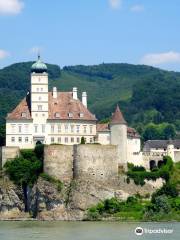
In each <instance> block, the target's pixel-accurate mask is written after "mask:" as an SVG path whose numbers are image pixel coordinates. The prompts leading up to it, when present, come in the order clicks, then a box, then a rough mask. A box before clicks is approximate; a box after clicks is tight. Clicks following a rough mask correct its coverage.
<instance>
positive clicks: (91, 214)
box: [87, 207, 100, 220]
mask: <svg viewBox="0 0 180 240" xmlns="http://www.w3.org/2000/svg"><path fill="white" fill-rule="evenodd" d="M99 217H100V215H99V212H98V210H97V208H96V207H91V208H89V209H88V212H87V218H88V219H89V220H98V219H99Z"/></svg>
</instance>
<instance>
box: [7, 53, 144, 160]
mask: <svg viewBox="0 0 180 240" xmlns="http://www.w3.org/2000/svg"><path fill="white" fill-rule="evenodd" d="M47 72H48V69H47V66H46V64H45V63H43V62H42V61H41V59H40V57H38V60H37V61H36V62H35V63H34V64H33V65H32V67H31V87H30V89H31V90H30V92H28V93H27V96H26V97H25V98H24V99H23V100H22V101H21V102H20V103H19V104H18V106H17V107H16V108H15V109H14V110H13V111H12V112H11V113H9V114H8V115H7V118H6V146H7V147H19V148H20V149H28V148H34V147H35V145H36V144H38V143H43V144H47V145H50V144H56V143H58V144H63V145H74V144H80V142H81V139H82V137H83V138H84V139H85V142H86V143H89V144H90V143H99V144H102V145H117V146H118V154H119V163H122V164H124V163H126V162H127V161H133V162H134V161H136V160H137V161H138V156H139V154H140V136H139V135H138V133H137V132H136V131H135V130H134V129H132V128H128V127H127V123H126V121H125V120H124V117H123V115H122V113H121V111H120V109H119V106H117V108H116V110H115V112H114V114H113V115H112V118H111V121H110V124H97V119H96V117H95V115H94V114H92V113H91V112H90V111H89V110H88V107H87V93H86V92H83V93H82V99H81V100H79V98H78V93H77V88H76V87H74V88H73V90H72V91H71V92H58V91H57V88H56V87H53V90H52V91H50V92H49V91H48V73H47Z"/></svg>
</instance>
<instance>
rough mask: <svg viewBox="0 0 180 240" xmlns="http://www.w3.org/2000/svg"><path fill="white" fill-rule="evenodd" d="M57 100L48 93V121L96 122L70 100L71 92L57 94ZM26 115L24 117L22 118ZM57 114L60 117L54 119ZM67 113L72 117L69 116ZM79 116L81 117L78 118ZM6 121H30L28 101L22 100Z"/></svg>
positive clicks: (81, 105) (94, 118)
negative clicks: (24, 114) (23, 114)
mask: <svg viewBox="0 0 180 240" xmlns="http://www.w3.org/2000/svg"><path fill="white" fill-rule="evenodd" d="M57 94H58V96H57V98H53V96H52V92H49V120H51V119H60V120H61V119H63V120H67V119H72V120H92V121H96V117H95V116H94V115H93V114H92V113H91V112H90V111H89V110H88V109H87V108H86V107H85V106H84V105H83V104H82V102H81V101H80V100H79V99H78V100H74V99H73V98H72V92H58V93H57ZM22 113H26V117H24V116H22ZM56 113H58V114H59V116H60V117H56V116H55V114H56ZM69 113H71V114H72V116H71V117H70V116H69ZM80 114H81V116H80ZM7 119H12V120H23V119H32V118H31V112H30V109H29V107H28V100H27V99H26V98H24V99H23V100H22V101H21V102H20V103H19V104H18V106H17V107H16V108H15V109H14V110H13V111H12V112H11V113H9V114H8V116H7Z"/></svg>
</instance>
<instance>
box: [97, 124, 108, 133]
mask: <svg viewBox="0 0 180 240" xmlns="http://www.w3.org/2000/svg"><path fill="white" fill-rule="evenodd" d="M96 129H97V132H105V131H108V132H109V131H110V129H109V123H98V124H97V127H96Z"/></svg>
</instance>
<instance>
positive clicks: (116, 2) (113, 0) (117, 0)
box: [109, 0, 122, 9]
mask: <svg viewBox="0 0 180 240" xmlns="http://www.w3.org/2000/svg"><path fill="white" fill-rule="evenodd" d="M109 4H110V7H111V8H112V9H118V8H120V7H121V6H122V0H109Z"/></svg>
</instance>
